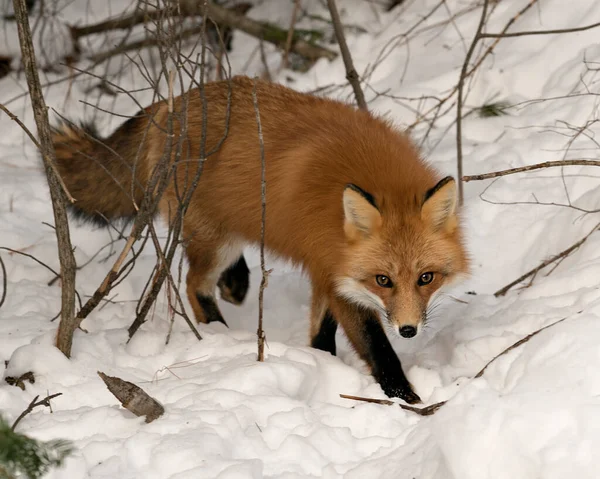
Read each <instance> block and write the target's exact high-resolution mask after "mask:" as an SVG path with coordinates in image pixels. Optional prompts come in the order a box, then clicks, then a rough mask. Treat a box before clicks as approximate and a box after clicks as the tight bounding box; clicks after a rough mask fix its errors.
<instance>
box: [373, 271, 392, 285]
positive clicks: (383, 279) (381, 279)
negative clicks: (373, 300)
mask: <svg viewBox="0 0 600 479" xmlns="http://www.w3.org/2000/svg"><path fill="white" fill-rule="evenodd" d="M375 280H376V281H377V284H378V285H379V286H381V287H382V288H391V287H392V280H391V279H390V278H388V277H387V276H384V275H383V274H378V275H377V276H375Z"/></svg>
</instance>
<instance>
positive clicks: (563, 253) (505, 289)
mask: <svg viewBox="0 0 600 479" xmlns="http://www.w3.org/2000/svg"><path fill="white" fill-rule="evenodd" d="M599 228H600V223H598V224H596V226H594V227H593V228H592V229H591V231H590V232H589V233H587V234H586V235H585V236H584V237H583V238H581V239H580V240H579V241H577V242H576V243H575V244H573V245H571V246H569V247H568V248H567V249H565V250H563V251H561V252H560V253H558V254H556V255H554V256H552V257H551V258H549V259H547V260H546V261H543V262H542V263H541V264H539V265H538V266H536V267H535V268H533V269H532V270H531V271H529V272H527V273H525V274H524V275H522V276H519V277H518V278H517V279H515V280H514V281H513V282H511V283H510V284H507V285H506V286H504V287H503V288H500V289H499V290H498V291H496V292H495V293H494V296H495V297H498V296H504V295H505V294H506V293H507V292H508V291H509V290H510V289H511V288H512V287H513V286H516V285H517V284H519V283H520V282H521V281H524V280H526V279H527V278H529V277H530V276H534V275H535V274H537V273H538V271H540V270H542V269H544V268H545V267H546V266H548V265H550V264H552V263H554V262H555V261H559V260H562V259H563V258H565V257H566V256H568V255H570V254H571V253H572V252H573V251H575V250H576V249H577V248H579V247H580V246H581V245H582V244H583V243H585V242H586V241H587V239H588V238H589V237H590V236H591V235H592V233H594V232H595V231H597V230H598V229H599Z"/></svg>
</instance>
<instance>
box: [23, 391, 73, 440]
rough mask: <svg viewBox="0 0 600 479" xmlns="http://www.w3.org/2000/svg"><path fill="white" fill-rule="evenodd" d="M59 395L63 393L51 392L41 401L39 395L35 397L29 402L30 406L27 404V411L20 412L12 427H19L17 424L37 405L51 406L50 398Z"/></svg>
mask: <svg viewBox="0 0 600 479" xmlns="http://www.w3.org/2000/svg"><path fill="white" fill-rule="evenodd" d="M58 396H62V393H56V394H51V395H49V396H46V397H45V398H44V399H42V400H40V401H38V398H39V396H36V397H34V398H33V400H32V401H31V402H30V403H29V406H27V409H25V411H23V412H22V413H21V414H19V417H18V418H17V419H16V420H15V422H14V423H13V425H12V427H11V429H12V430H13V431H14V430H15V428H16V427H17V425H18V424H19V423H20V422H21V421H22V420H23V418H24V417H25V416H27V415H28V414H30V413H31V412H32V411H33V410H34V409H35V408H36V407H39V406H46V407H50V400H51V399H54V398H55V397H58Z"/></svg>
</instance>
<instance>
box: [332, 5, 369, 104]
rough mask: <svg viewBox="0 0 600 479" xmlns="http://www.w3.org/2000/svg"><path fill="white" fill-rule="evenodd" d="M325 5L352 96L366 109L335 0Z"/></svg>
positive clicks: (363, 95)
mask: <svg viewBox="0 0 600 479" xmlns="http://www.w3.org/2000/svg"><path fill="white" fill-rule="evenodd" d="M327 6H328V7H329V12H330V13H331V21H332V22H333V29H334V30H335V36H336V38H337V40H338V44H339V46H340V51H341V52H342V59H343V60H344V66H345V67H346V79H347V80H348V82H349V83H350V85H351V86H352V89H353V90H354V96H355V97H356V103H357V104H358V107H359V108H360V109H361V110H365V111H367V110H368V108H367V102H366V101H365V94H364V93H363V91H362V88H361V86H360V80H359V77H358V73H356V70H355V69H354V64H353V63H352V55H350V50H349V49H348V44H347V43H346V37H345V36H344V27H343V26H342V21H341V20H340V14H339V12H338V10H337V7H336V5H335V0H327Z"/></svg>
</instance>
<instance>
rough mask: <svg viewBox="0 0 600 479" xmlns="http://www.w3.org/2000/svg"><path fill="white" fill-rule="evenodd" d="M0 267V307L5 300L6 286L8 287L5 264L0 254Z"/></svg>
mask: <svg viewBox="0 0 600 479" xmlns="http://www.w3.org/2000/svg"><path fill="white" fill-rule="evenodd" d="M0 268H2V297H1V298H0V308H1V307H2V305H3V304H4V301H5V300H6V288H7V287H8V277H7V274H6V266H4V261H3V260H2V256H0Z"/></svg>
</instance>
